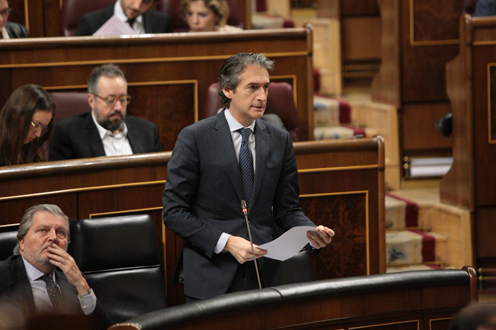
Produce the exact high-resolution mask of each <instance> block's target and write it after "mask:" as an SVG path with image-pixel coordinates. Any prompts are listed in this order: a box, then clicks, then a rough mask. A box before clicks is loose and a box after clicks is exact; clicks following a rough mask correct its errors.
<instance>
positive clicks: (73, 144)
mask: <svg viewBox="0 0 496 330" xmlns="http://www.w3.org/2000/svg"><path fill="white" fill-rule="evenodd" d="M130 101H131V96H130V95H128V94H127V81H126V78H125V77H124V73H123V72H122V71H121V70H120V69H119V67H117V66H116V65H113V64H105V65H102V66H99V67H97V68H95V69H94V70H93V71H92V72H91V74H90V76H89V78H88V103H89V105H90V107H91V109H92V110H91V111H90V112H87V113H83V114H79V115H74V116H71V117H69V118H65V119H63V120H61V121H59V122H57V123H56V124H55V125H54V127H53V131H52V135H51V138H50V147H49V159H50V160H62V159H74V158H90V157H100V156H120V155H131V154H138V153H147V152H156V151H162V146H161V145H160V141H159V137H158V128H157V125H155V124H154V123H152V122H149V121H147V120H144V119H141V118H137V117H133V116H128V115H126V109H127V105H128V104H129V102H130Z"/></svg>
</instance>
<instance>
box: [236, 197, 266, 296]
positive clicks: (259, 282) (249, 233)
mask: <svg viewBox="0 0 496 330" xmlns="http://www.w3.org/2000/svg"><path fill="white" fill-rule="evenodd" d="M241 210H242V211H243V214H244V215H245V222H246V228H247V229H248V238H249V239H250V244H251V253H252V254H253V262H254V263H255V272H256V273H257V280H258V287H259V288H260V289H262V282H261V281H260V273H259V272H258V264H257V259H256V258H255V248H254V247H253V240H252V239H251V230H250V220H248V208H247V207H246V201H245V200H244V199H243V200H242V201H241Z"/></svg>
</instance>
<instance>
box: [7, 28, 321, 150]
mask: <svg viewBox="0 0 496 330" xmlns="http://www.w3.org/2000/svg"><path fill="white" fill-rule="evenodd" d="M239 52H257V53H265V54H266V55H267V56H268V57H270V58H271V59H273V60H275V62H276V65H275V70H274V72H272V74H271V80H272V81H285V82H288V83H290V84H291V85H292V86H293V88H294V97H295V102H296V108H297V110H298V122H299V134H300V141H307V140H313V127H314V120H313V100H312V99H313V76H312V70H313V69H312V29H311V27H307V28H297V29H281V30H265V31H242V32H237V33H216V32H212V33H183V34H180V33H177V34H157V35H141V36H123V37H74V38H63V37H60V38H43V39H25V40H20V39H17V40H11V41H9V42H2V43H0V81H2V88H1V90H0V104H4V103H5V101H6V100H7V98H8V97H9V96H10V94H11V93H12V92H13V91H14V90H15V89H16V88H17V87H19V86H22V85H24V84H32V83H34V84H38V85H41V86H43V87H44V88H46V89H47V90H49V91H84V90H85V89H86V80H87V78H88V76H89V74H90V72H91V70H92V69H93V68H94V67H95V66H98V65H101V64H103V63H115V64H118V65H119V66H120V68H121V69H122V70H123V71H124V73H125V75H126V78H127V81H128V84H129V94H130V95H132V96H133V100H132V103H131V104H130V106H129V107H128V112H129V113H131V114H133V115H135V116H138V117H142V118H145V119H148V120H151V121H153V122H155V123H156V124H157V125H158V126H159V130H160V131H159V132H160V138H161V142H162V147H163V149H164V150H172V149H173V146H174V143H175V141H176V138H177V135H178V134H179V131H180V130H181V129H182V128H183V127H185V126H187V125H189V124H192V123H194V122H195V121H197V120H198V119H201V118H202V117H203V107H204V104H205V100H206V95H207V88H208V86H209V85H210V84H212V83H214V82H217V81H218V77H219V74H220V70H221V67H222V64H223V63H224V61H225V60H226V59H227V58H228V57H229V56H232V55H234V54H236V53H239Z"/></svg>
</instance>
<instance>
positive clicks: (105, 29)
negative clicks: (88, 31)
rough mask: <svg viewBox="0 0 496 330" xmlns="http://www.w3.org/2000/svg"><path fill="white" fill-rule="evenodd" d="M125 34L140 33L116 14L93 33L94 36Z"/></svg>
mask: <svg viewBox="0 0 496 330" xmlns="http://www.w3.org/2000/svg"><path fill="white" fill-rule="evenodd" d="M125 34H138V32H136V30H134V29H133V28H131V27H130V26H129V24H127V23H126V22H123V21H121V20H120V19H119V18H117V16H115V15H114V16H112V17H110V18H109V20H108V21H106V22H105V24H103V25H102V27H101V28H99V29H98V30H97V31H96V32H95V33H93V35H94V36H120V35H125Z"/></svg>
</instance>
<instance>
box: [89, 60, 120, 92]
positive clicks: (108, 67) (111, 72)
mask: <svg viewBox="0 0 496 330" xmlns="http://www.w3.org/2000/svg"><path fill="white" fill-rule="evenodd" d="M102 76H103V77H107V78H115V77H121V78H122V79H124V81H125V82H126V83H127V80H126V77H125V76H124V72H122V70H121V69H119V66H117V65H115V64H104V65H100V66H97V67H96V68H94V69H93V71H91V74H90V76H89V77H88V82H87V83H88V93H90V94H98V79H100V77H102Z"/></svg>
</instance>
